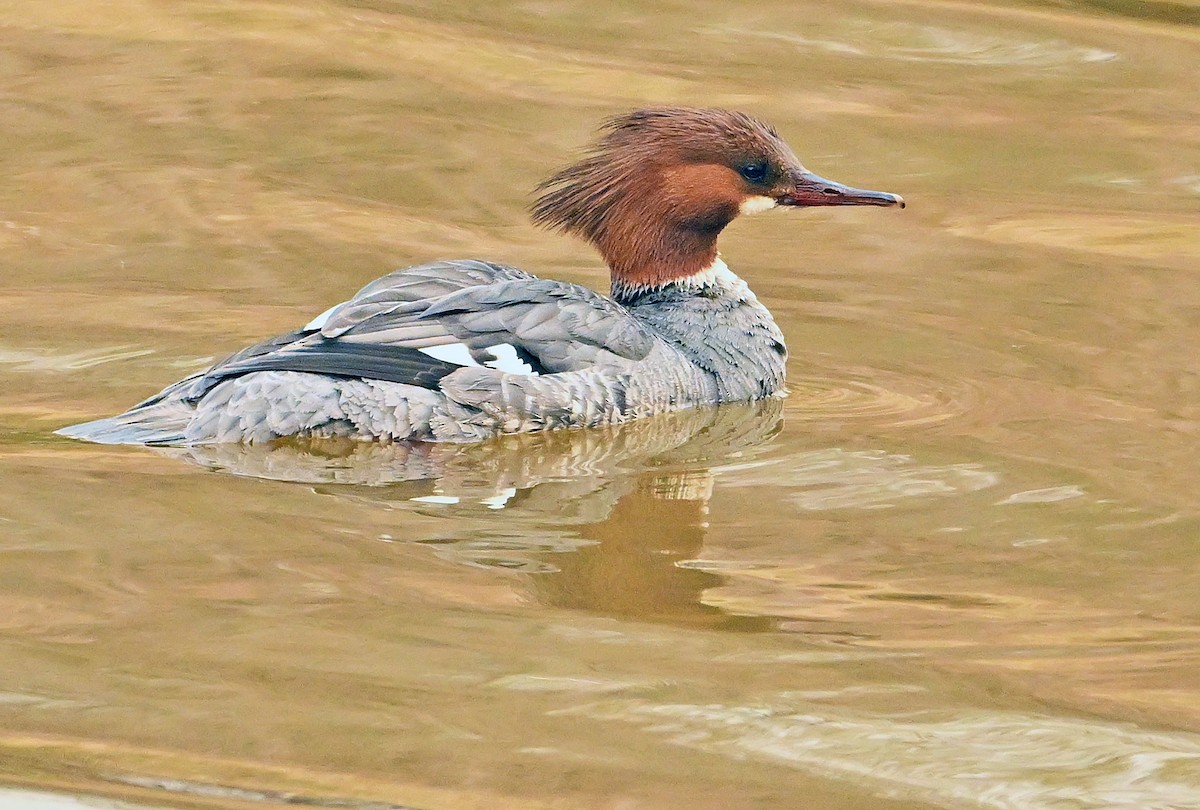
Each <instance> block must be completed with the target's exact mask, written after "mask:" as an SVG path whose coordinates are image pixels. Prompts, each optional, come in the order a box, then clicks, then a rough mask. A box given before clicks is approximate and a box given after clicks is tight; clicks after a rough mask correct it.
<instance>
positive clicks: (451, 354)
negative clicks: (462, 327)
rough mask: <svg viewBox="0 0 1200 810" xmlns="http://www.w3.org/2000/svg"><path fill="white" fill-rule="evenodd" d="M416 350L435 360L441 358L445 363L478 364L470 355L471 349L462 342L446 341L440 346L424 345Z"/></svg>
mask: <svg viewBox="0 0 1200 810" xmlns="http://www.w3.org/2000/svg"><path fill="white" fill-rule="evenodd" d="M417 351H419V352H421V354H427V355H429V356H430V357H433V358H435V359H437V360H443V361H445V362H447V363H453V364H454V365H456V366H478V365H479V364H478V363H476V362H475V358H474V357H472V356H471V350H470V349H468V348H467V347H466V344H464V343H447V344H445V345H442V346H426V347H425V348H423V349H418V350H417Z"/></svg>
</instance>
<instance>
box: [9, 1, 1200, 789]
mask: <svg viewBox="0 0 1200 810" xmlns="http://www.w3.org/2000/svg"><path fill="white" fill-rule="evenodd" d="M1198 18H1200V5H1197V4H1196V3H1194V2H1174V3H1165V2H1163V3H1158V2H1148V3H1123V2H1103V3H1099V2H1095V3H1093V2H1089V3H1082V2H1081V3H1047V2H1032V1H1031V2H1004V3H1000V2H998V3H993V4H986V5H985V4H970V5H967V4H954V3H941V2H924V1H923V0H913V1H912V2H903V3H887V4H883V3H872V2H849V3H820V2H806V3H803V4H798V3H796V2H795V0H787V2H783V1H782V0H781V1H780V2H771V1H770V0H765V1H764V2H759V3H756V4H754V5H753V6H746V5H741V4H724V3H717V2H696V3H689V4H686V5H683V4H667V3H662V4H655V5H653V6H652V5H648V4H641V3H614V4H595V3H574V2H565V1H563V2H537V3H533V2H531V3H526V4H521V5H518V6H515V7H511V8H509V7H502V6H501V5H496V7H494V8H493V7H491V6H486V5H484V4H420V3H404V2H350V0H343V1H342V2H334V1H333V0H329V1H328V2H293V3H282V2H260V3H245V2H232V1H231V0H230V1H229V2H222V1H221V0H211V1H210V2H197V3H187V4H150V3H143V2H136V1H135V0H122V1H121V2H113V3H106V4H94V3H82V2H76V0H61V2H58V3H53V4H47V3H33V2H18V3H9V4H7V5H5V6H4V7H3V8H2V9H0V40H2V43H3V47H0V77H2V81H0V106H2V109H3V113H2V115H0V127H2V128H3V133H4V140H5V143H6V149H4V150H3V153H2V154H0V168H2V170H3V171H2V172H0V177H2V178H3V179H2V180H0V261H2V262H3V268H4V270H3V274H2V275H0V317H3V323H4V324H5V327H4V329H2V330H0V560H2V564H0V661H2V662H3V665H2V666H0V782H3V783H4V784H7V785H8V786H9V787H10V788H12V790H9V791H8V792H5V793H0V805H2V806H13V807H22V806H74V805H76V804H77V805H79V806H93V805H96V806H103V805H102V803H103V802H105V801H109V802H124V803H133V804H141V805H149V806H156V807H168V806H188V807H197V806H200V807H214V808H233V807H247V806H264V807H265V806H283V805H287V804H296V803H307V804H312V805H316V806H327V807H353V808H380V807H393V808H416V809H417V810H434V809H435V808H443V807H444V808H456V809H457V808H471V807H479V808H483V807H487V808H519V809H520V810H526V809H527V808H551V807H553V808H604V809H605V810H608V809H609V808H611V809H612V810H617V809H618V808H619V809H620V810H625V809H626V808H677V807H696V808H778V807H798V806H805V807H822V808H837V809H840V810H865V808H932V807H953V808H959V807H979V808H1030V809H1033V808H1036V809H1038V810H1040V809H1041V808H1113V807H1122V808H1139V809H1142V810H1145V809H1149V808H1164V809H1165V808H1195V807H1200V677H1198V676H1197V674H1196V673H1197V672H1200V632H1198V630H1200V627H1198V624H1200V598H1198V597H1197V594H1198V593H1200V574H1198V573H1197V572H1198V571H1200V566H1198V565H1197V559H1198V553H1197V551H1196V547H1195V543H1196V541H1197V539H1198V538H1200V509H1198V508H1197V497H1196V484H1195V482H1196V481H1198V480H1200V453H1198V452H1197V442H1198V441H1200V407H1198V406H1197V402H1200V367H1198V366H1197V362H1196V350H1195V346H1196V345H1197V343H1198V342H1200V286H1197V284H1196V283H1195V272H1196V268H1197V261H1198V260H1200V227H1198V225H1200V220H1198V219H1197V212H1198V210H1200V125H1198V124H1197V120H1198V119H1197V108H1196V99H1197V98H1200V74H1197V72H1196V71H1195V67H1194V66H1195V64H1197V56H1198V54H1200V29H1198V28H1197V27H1196V22H1197V19H1198ZM648 103H688V104H711V105H724V106H732V107H738V108H744V109H747V110H749V111H752V112H754V113H756V114H759V115H760V116H762V117H764V118H766V119H767V120H769V121H771V122H773V123H774V124H776V125H777V127H778V128H779V129H780V130H781V132H782V133H783V134H784V136H785V137H786V138H787V139H788V141H789V142H790V143H791V144H792V145H793V146H794V147H795V149H796V150H797V152H798V153H799V154H800V155H801V157H802V158H804V159H805V161H806V163H807V164H808V165H809V166H810V167H811V168H813V169H814V170H815V171H818V172H820V173H821V174H824V175H825V176H829V177H832V178H834V179H837V180H842V181H845V182H848V183H851V184H855V185H859V186H866V187H871V188H880V189H885V190H889V191H895V192H898V193H901V194H903V195H904V196H905V198H906V199H907V200H908V201H909V207H908V208H907V209H906V210H905V211H903V212H898V211H882V210H854V209H846V210H833V211H809V212H787V213H785V212H772V213H769V214H763V215H761V216H758V217H754V218H753V219H748V220H745V221H739V222H737V223H735V224H734V225H733V226H732V227H731V228H730V229H729V231H728V233H727V234H726V235H725V236H724V238H723V241H722V249H723V255H724V258H725V259H726V261H727V262H728V263H729V264H730V266H731V267H733V268H734V269H735V270H736V271H737V272H738V273H739V274H741V275H742V276H743V277H745V278H746V279H747V280H748V281H749V282H750V283H751V285H752V286H753V287H754V289H755V290H756V292H757V293H758V294H759V296H760V297H761V298H762V299H763V300H764V301H766V302H767V303H768V304H769V305H770V307H771V308H772V310H773V311H774V312H775V314H776V316H777V318H778V319H779V321H780V324H781V326H782V328H783V330H784V332H785V333H786V334H787V336H788V340H789V344H790V346H791V348H792V356H791V361H790V366H789V374H790V382H791V389H792V394H791V396H790V397H789V398H788V399H787V400H786V401H784V402H782V403H778V402H777V403H768V404H765V405H762V406H760V407H754V408H750V407H735V408H728V409H724V410H722V411H719V412H715V413H714V412H702V413H694V414H677V415H672V416H669V417H666V418H663V419H658V420H652V421H650V422H647V423H637V424H634V425H630V426H627V427H625V428H623V429H620V430H611V431H596V432H593V433H570V434H558V435H550V436H526V437H512V438H509V439H505V440H502V441H498V442H495V443H491V444H488V445H483V446H478V447H466V448H441V447H437V448H393V449H385V448H380V447H374V446H367V447H355V446H351V445H322V446H311V445H304V444H300V443H297V444H292V445H287V446H284V447H282V448H279V449H277V450H275V451H271V452H267V451H262V450H257V449H238V448H216V449H207V450H194V451H153V450H147V449H142V448H120V447H118V448H109V447H97V446H89V445H84V444H79V443H73V442H69V441H64V440H59V439H56V438H54V437H52V436H51V435H50V432H51V431H52V430H53V429H54V428H56V427H59V426H62V425H64V424H68V423H71V422H76V421H80V420H83V419H87V418H92V417H96V416H100V415H107V414H110V413H113V412H116V411H118V410H121V409H123V408H125V407H127V406H128V405H130V404H132V403H133V402H135V401H137V400H138V399H140V398H142V397H144V396H146V395H149V394H151V393H153V392H155V391H157V390H158V389H159V388H161V387H162V386H163V385H165V384H166V383H168V382H171V381H173V380H175V379H177V378H179V377H181V376H183V375H184V374H185V373H187V372H189V371H192V370H196V369H199V368H202V367H203V366H204V365H205V364H207V363H208V362H211V361H212V360H214V359H216V358H217V357H219V356H222V355H224V354H225V353H228V352H230V351H232V350H235V349H237V348H240V347H241V346H243V345H246V344H247V343H249V342H252V341H254V340H257V339H259V338H262V337H264V336H267V335H270V334H275V333H279V332H283V331H286V330H288V329H291V328H293V327H294V326H296V325H297V324H300V323H303V322H305V321H306V320H307V319H309V318H311V317H312V316H313V315H315V314H316V313H318V312H320V311H322V310H324V309H325V308H326V307H327V306H329V305H330V304H331V303H335V302H337V301H340V300H343V299H344V298H345V296H346V295H348V294H349V293H351V292H352V291H353V290H355V289H357V288H358V287H359V286H361V285H362V284H363V283H365V282H367V281H369V280H370V279H372V278H374V277H376V276H378V275H381V274H383V273H384V272H387V271H389V270H391V269H393V268H395V267H398V266H403V265H406V264H411V263H416V262H421V261H426V260H430V259H433V258H438V257H467V256H480V257H487V258H492V259H496V260H501V261H506V262H510V263H513V264H517V265H519V266H522V267H526V268H529V269H531V270H533V271H535V272H539V273H544V274H547V275H553V276H555V277H558V278H564V279H568V280H571V281H575V282H580V283H584V284H589V285H592V286H595V287H599V288H603V287H604V286H605V284H606V280H605V274H604V271H603V268H602V267H601V266H600V264H599V262H598V261H597V259H596V258H595V257H594V256H593V255H592V254H591V252H590V251H589V250H588V249H587V248H586V247H585V246H583V245H579V244H575V243H574V242H572V241H570V240H568V239H564V238H560V237H557V236H553V235H549V234H545V233H541V232H538V231H536V230H535V229H534V228H533V227H532V226H530V225H528V224H527V220H526V218H525V215H524V212H523V209H524V207H525V206H526V205H527V204H528V201H529V197H528V190H529V189H531V188H532V186H533V185H534V184H535V183H536V182H537V181H538V180H539V179H541V178H542V177H543V176H545V175H546V174H547V173H548V172H549V171H551V170H552V169H553V168H555V167H557V166H559V165H561V164H562V163H564V162H565V161H566V160H567V159H568V158H569V156H570V154H571V150H572V149H574V148H577V147H578V146H579V145H580V144H582V143H583V142H584V141H585V140H586V138H587V137H588V135H589V132H590V131H591V130H592V129H593V128H594V126H595V124H596V123H597V122H598V121H599V120H600V119H601V118H603V117H604V116H606V115H609V114H613V113H616V112H620V111H622V110H625V109H629V108H631V107H635V106H640V105H645V104H648ZM35 796H36V798H35ZM71 796H76V797H78V798H77V799H71V798H70V797H71ZM98 802H99V803H101V804H100V805H97V803H98ZM108 806H120V805H111V804H110V805H108Z"/></svg>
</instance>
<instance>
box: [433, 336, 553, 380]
mask: <svg viewBox="0 0 1200 810" xmlns="http://www.w3.org/2000/svg"><path fill="white" fill-rule="evenodd" d="M418 351H420V352H421V353H422V354H427V355H429V356H430V357H433V358H436V359H438V360H442V361H444V362H446V363H453V364H454V365H456V366H476V367H479V363H478V362H476V360H475V358H474V357H472V356H471V350H470V349H469V348H467V346H466V344H464V343H447V344H444V345H442V346H426V347H424V348H422V349H418ZM484 351H486V352H488V353H489V354H491V355H492V357H494V358H496V359H495V360H485V361H484V363H483V365H485V366H487V367H488V368H494V369H496V371H502V372H504V373H505V374H524V375H529V374H534V373H536V372H534V370H533V367H532V366H530V365H529V364H528V363H526V362H525V361H524V360H522V359H521V357H520V355H518V354H517V350H516V349H514V348H513V347H512V346H510V345H509V344H507V343H497V344H496V345H495V346H488V347H487V348H486V349H484Z"/></svg>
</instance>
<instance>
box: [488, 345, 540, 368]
mask: <svg viewBox="0 0 1200 810" xmlns="http://www.w3.org/2000/svg"><path fill="white" fill-rule="evenodd" d="M487 350H488V351H489V352H491V353H492V357H495V358H496V359H495V360H488V361H487V362H485V363H484V365H485V366H488V367H490V368H494V369H496V371H503V372H504V373H505V374H526V375H529V374H533V366H531V365H529V364H528V363H526V362H525V361H524V360H522V359H521V358H520V357H519V356H518V355H517V350H516V349H514V348H513V347H512V346H510V345H508V344H507V343H497V344H496V345H495V346H488V347H487Z"/></svg>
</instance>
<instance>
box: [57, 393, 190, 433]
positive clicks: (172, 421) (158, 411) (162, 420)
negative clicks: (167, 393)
mask: <svg viewBox="0 0 1200 810" xmlns="http://www.w3.org/2000/svg"><path fill="white" fill-rule="evenodd" d="M195 413H196V409H195V406H194V405H193V404H191V403H188V402H184V401H181V400H179V399H165V400H164V399H160V400H158V401H154V400H150V401H148V402H146V403H143V404H142V405H138V406H136V407H133V408H130V409H129V410H128V411H126V412H125V413H121V414H117V415H116V416H110V417H108V418H107V419H97V420H95V421H93V422H83V423H81V424H78V425H70V426H68V427H64V428H59V429H58V430H56V431H54V432H55V433H56V434H57V435H59V436H67V437H70V438H72V439H83V440H84V441H89V442H96V443H97V444H183V443H184V442H185V441H186V440H187V426H188V423H189V422H191V420H192V417H193V416H194V415H195Z"/></svg>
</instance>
